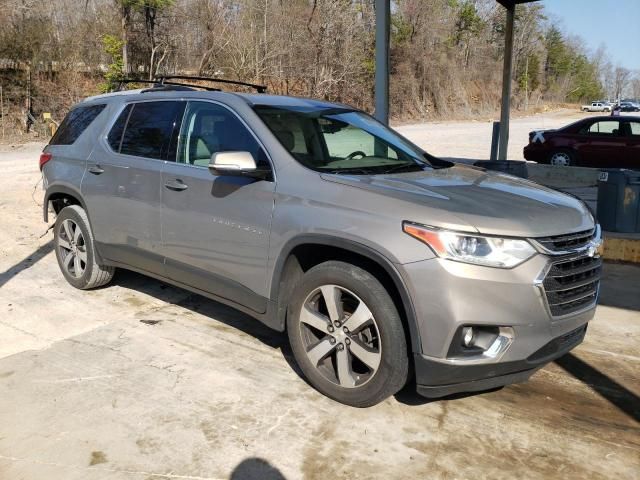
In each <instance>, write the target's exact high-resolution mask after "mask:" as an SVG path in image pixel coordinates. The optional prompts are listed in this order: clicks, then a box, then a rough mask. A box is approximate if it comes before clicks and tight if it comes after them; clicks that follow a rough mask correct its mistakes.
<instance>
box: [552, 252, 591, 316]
mask: <svg viewBox="0 0 640 480" xmlns="http://www.w3.org/2000/svg"><path fill="white" fill-rule="evenodd" d="M601 273H602V259H600V258H599V257H590V256H587V255H584V256H581V257H571V258H566V257H565V258H561V259H558V260H556V261H555V262H553V264H552V265H551V268H550V269H549V272H548V273H547V276H546V277H545V279H544V281H543V286H544V291H545V294H546V297H547V303H548V304H549V309H550V310H551V315H553V316H554V317H557V316H561V315H567V314H569V313H573V312H576V311H578V310H580V309H582V308H585V307H586V306H588V305H590V304H592V303H594V302H595V301H596V299H597V295H598V287H599V285H600V276H601Z"/></svg>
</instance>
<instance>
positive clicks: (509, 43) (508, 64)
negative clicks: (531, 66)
mask: <svg viewBox="0 0 640 480" xmlns="http://www.w3.org/2000/svg"><path fill="white" fill-rule="evenodd" d="M505 8H506V9H507V25H506V28H505V32H504V66H503V70H502V108H501V110H500V139H499V144H498V160H506V159H507V146H508V144H509V110H510V108H509V107H510V104H511V69H512V62H513V21H514V16H515V11H516V6H515V4H513V3H512V4H508V5H505Z"/></svg>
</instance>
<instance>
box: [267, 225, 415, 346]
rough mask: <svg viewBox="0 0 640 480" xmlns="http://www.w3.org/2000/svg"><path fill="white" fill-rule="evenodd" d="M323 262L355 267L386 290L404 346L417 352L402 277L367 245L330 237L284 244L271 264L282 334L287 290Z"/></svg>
mask: <svg viewBox="0 0 640 480" xmlns="http://www.w3.org/2000/svg"><path fill="white" fill-rule="evenodd" d="M327 260H341V261H345V262H348V263H352V264H354V265H357V266H359V267H361V268H363V269H365V270H367V271H368V272H369V273H371V274H372V275H374V276H375V277H376V278H377V279H378V280H379V281H380V283H382V285H383V286H384V287H385V288H386V289H387V291H389V294H390V295H391V298H392V299H393V301H394V303H395V304H396V308H398V311H399V313H400V317H401V318H402V321H403V326H404V328H405V331H406V332H407V347H408V348H410V349H411V351H413V352H421V342H420V332H419V330H418V323H417V319H416V314H415V309H414V307H413V303H412V301H411V297H410V295H409V291H408V289H407V287H406V285H405V282H404V280H403V278H402V275H401V274H400V272H399V271H398V269H397V268H396V266H395V265H394V263H393V262H392V261H391V260H389V259H388V258H387V257H386V256H384V255H383V254H381V253H379V252H378V251H376V250H374V249H373V248H371V247H368V246H367V245H364V244H362V243H358V242H356V241H354V240H347V239H343V238H339V237H333V236H330V235H320V234H309V235H301V236H298V237H295V238H294V239H292V240H290V241H289V242H287V243H286V244H285V246H284V247H283V249H282V250H281V252H280V255H279V256H278V259H277V260H276V262H275V265H274V269H273V274H272V281H271V289H270V299H271V301H272V302H273V303H275V305H276V308H275V315H276V319H275V320H276V322H275V323H276V324H277V326H278V330H281V331H284V329H285V321H286V310H287V305H288V299H289V295H290V293H291V291H292V290H293V288H294V287H295V285H296V283H297V281H298V280H299V279H300V278H301V277H302V275H303V274H304V272H306V271H307V270H308V269H309V268H311V267H313V266H315V265H318V264H319V263H322V262H324V261H327Z"/></svg>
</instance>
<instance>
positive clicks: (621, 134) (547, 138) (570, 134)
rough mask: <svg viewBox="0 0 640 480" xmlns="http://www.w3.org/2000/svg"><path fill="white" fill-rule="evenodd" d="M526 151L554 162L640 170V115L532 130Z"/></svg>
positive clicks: (530, 157)
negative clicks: (552, 128)
mask: <svg viewBox="0 0 640 480" xmlns="http://www.w3.org/2000/svg"><path fill="white" fill-rule="evenodd" d="M523 153H524V158H525V159H527V160H532V161H535V162H538V163H547V164H551V165H560V166H570V165H575V166H580V167H594V168H629V169H640V117H635V116H616V117H612V116H606V117H603V116H598V117H591V118H585V119H583V120H579V121H577V122H575V123H572V124H570V125H567V126H566V127H563V128H559V129H556V130H542V131H534V132H530V133H529V144H528V145H527V146H525V147H524V151H523Z"/></svg>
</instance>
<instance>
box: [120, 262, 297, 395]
mask: <svg viewBox="0 0 640 480" xmlns="http://www.w3.org/2000/svg"><path fill="white" fill-rule="evenodd" d="M113 283H114V284H117V285H119V286H121V287H123V288H128V289H131V290H135V291H138V292H141V293H145V294H147V295H150V296H152V297H154V298H157V299H158V300H161V301H163V302H165V303H168V304H174V305H178V306H179V307H182V308H185V309H187V310H190V311H192V312H196V313H199V314H201V315H204V316H205V317H209V318H210V319H211V320H212V321H217V322H221V323H224V324H225V325H227V326H230V327H233V328H235V329H237V330H240V331H241V332H243V333H246V334H247V335H251V336H252V337H254V338H256V339H257V340H260V341H261V342H262V343H264V344H265V345H267V346H268V347H270V348H274V349H279V350H280V352H281V353H282V356H283V358H284V359H285V361H286V362H287V363H288V364H289V366H290V367H291V369H292V370H293V371H294V372H295V373H296V374H297V375H298V376H299V377H300V378H301V379H303V380H304V381H305V382H306V381H307V380H306V379H305V378H304V376H303V375H302V371H301V370H300V368H299V367H298V365H297V364H296V362H295V360H294V358H293V352H292V351H291V348H290V347H289V341H288V339H287V335H286V334H285V333H283V332H277V331H275V330H272V329H271V328H269V327H267V326H265V325H264V324H262V323H260V322H259V321H258V320H256V319H254V318H252V317H250V316H249V315H247V314H245V313H242V312H240V311H238V310H235V309H234V308H232V307H229V306H227V305H224V304H222V303H220V302H216V301H215V300H211V299H209V298H206V297H203V296H201V295H198V294H195V293H191V292H189V291H187V290H183V289H181V288H178V287H173V286H171V285H168V284H165V283H163V282H160V281H158V280H154V279H151V278H149V277H146V276H144V275H141V274H138V273H135V272H131V271H129V270H123V269H119V270H117V273H116V276H115V278H114V282H113ZM141 322H143V323H153V320H146V319H145V320H141ZM307 383H308V382H307Z"/></svg>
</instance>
